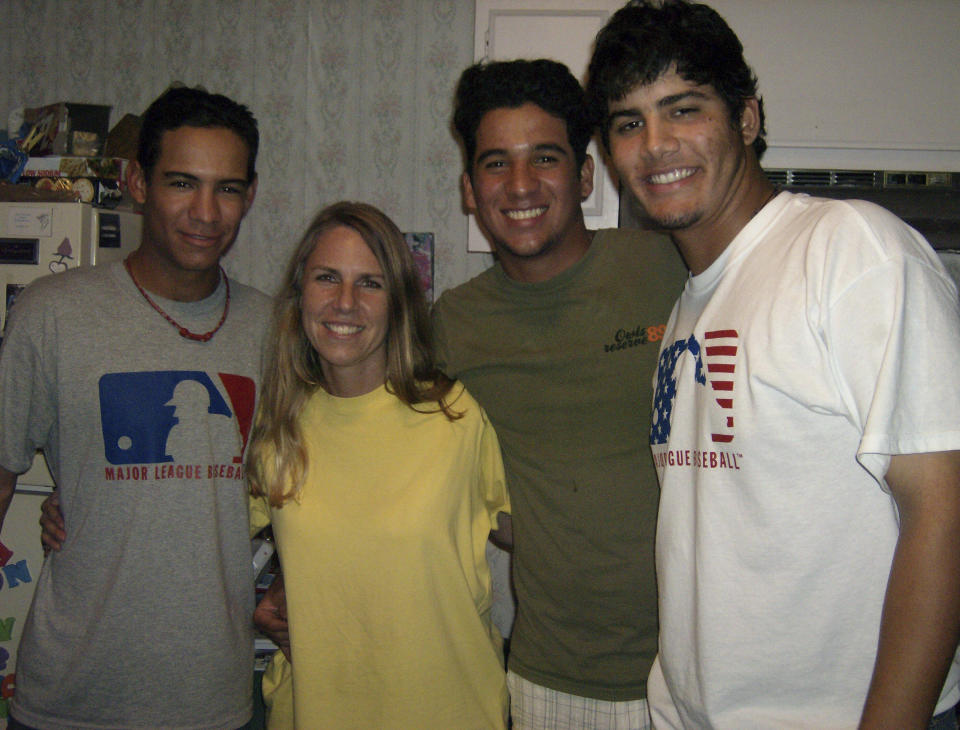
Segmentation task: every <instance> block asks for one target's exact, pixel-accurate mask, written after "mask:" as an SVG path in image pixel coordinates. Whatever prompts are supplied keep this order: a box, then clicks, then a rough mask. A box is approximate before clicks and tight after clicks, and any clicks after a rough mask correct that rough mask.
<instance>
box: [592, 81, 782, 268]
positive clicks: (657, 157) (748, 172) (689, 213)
mask: <svg viewBox="0 0 960 730" xmlns="http://www.w3.org/2000/svg"><path fill="white" fill-rule="evenodd" d="M757 127H758V114H757V102H756V99H747V100H745V108H744V110H743V114H742V117H741V120H740V128H739V129H734V128H733V127H732V126H731V117H730V112H729V110H728V109H727V106H726V104H725V103H724V102H723V100H722V99H721V98H720V97H719V96H718V95H717V93H716V91H714V89H713V88H712V87H711V86H701V85H698V84H695V83H692V82H690V81H687V80H685V79H683V78H682V77H681V76H680V75H678V74H677V73H676V71H675V70H674V69H670V70H668V71H667V72H666V73H664V74H663V75H662V76H660V77H659V78H658V79H657V80H656V81H654V82H653V83H650V84H647V85H644V86H637V87H635V88H634V89H633V90H632V91H631V92H630V93H629V94H627V95H626V96H625V97H624V98H623V99H620V100H618V101H612V102H610V104H609V122H608V126H607V131H608V133H609V139H610V153H611V157H612V159H613V164H614V167H615V168H616V170H617V173H618V174H619V175H620V179H621V180H622V181H623V182H624V183H625V184H626V185H628V186H629V188H630V190H631V192H632V193H633V195H634V196H635V198H636V199H637V202H638V203H639V204H640V208H641V209H642V211H643V212H644V213H645V217H646V218H647V219H648V221H649V223H650V225H651V227H653V228H658V229H661V230H667V231H670V232H671V234H672V235H673V237H674V239H675V240H677V242H678V243H679V244H680V246H681V250H683V251H684V258H685V259H687V264H688V266H690V268H691V270H693V271H694V273H699V272H698V271H697V268H699V266H700V264H702V263H704V262H707V261H713V260H714V259H715V258H716V257H717V256H719V254H720V253H721V252H722V251H723V249H724V248H725V247H726V245H727V244H728V243H729V242H730V241H731V240H732V239H733V237H734V236H735V235H736V233H737V232H738V231H739V230H740V228H742V227H743V225H745V223H746V221H748V220H749V219H750V217H751V216H752V215H753V214H754V213H755V212H756V202H755V201H756V198H757V196H758V195H760V196H761V197H762V195H764V194H765V190H768V189H769V187H768V185H767V184H766V183H765V182H764V181H763V178H762V172H761V171H760V167H759V164H758V163H757V162H756V159H755V157H754V156H753V153H752V152H750V151H749V150H748V147H749V145H750V144H751V143H752V142H753V140H754V139H755V138H756V134H757ZM685 242H686V243H687V246H688V247H694V246H695V247H696V248H697V252H698V254H701V255H697V256H694V257H693V258H694V259H695V260H694V261H691V260H690V257H688V255H687V251H686V250H685V249H684V244H685ZM704 268H705V267H704Z"/></svg>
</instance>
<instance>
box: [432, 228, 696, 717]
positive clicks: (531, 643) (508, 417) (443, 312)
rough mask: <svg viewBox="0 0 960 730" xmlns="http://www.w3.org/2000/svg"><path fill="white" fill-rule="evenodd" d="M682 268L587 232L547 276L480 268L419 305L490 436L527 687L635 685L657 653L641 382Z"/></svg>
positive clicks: (633, 243)
mask: <svg viewBox="0 0 960 730" xmlns="http://www.w3.org/2000/svg"><path fill="white" fill-rule="evenodd" d="M685 278H686V269H685V267H684V265H683V262H682V260H681V258H680V256H679V254H678V253H677V251H676V249H675V248H674V246H673V244H672V243H671V242H670V240H669V239H668V238H666V237H664V236H660V235H656V234H652V233H647V232H642V231H632V230H602V231H598V232H597V234H596V236H595V238H594V241H593V243H592V245H591V246H590V248H589V250H588V251H587V253H586V255H585V256H584V258H583V259H581V260H580V261H579V262H577V263H576V264H575V265H574V266H572V267H571V268H570V269H567V270H566V271H564V272H563V273H561V274H560V275H558V276H556V277H554V278H553V279H550V280H549V281H546V282H540V283H535V284H527V283H519V282H516V281H513V280H512V279H509V278H508V277H507V276H506V275H505V274H504V272H503V270H502V268H501V267H500V266H499V265H495V266H493V267H492V268H490V269H488V270H487V271H485V272H484V273H482V274H480V275H479V276H477V277H476V278H474V279H472V280H471V281H469V282H467V283H465V284H463V285H461V286H459V287H457V288H455V289H453V290H450V291H447V292H445V293H444V294H443V295H442V296H441V297H440V299H439V300H438V302H437V304H436V305H435V307H434V323H435V327H436V338H437V347H438V352H439V354H440V360H441V364H442V367H443V368H444V370H445V371H446V372H447V374H448V375H450V376H451V377H455V378H459V379H460V380H462V381H463V382H464V383H465V384H466V386H467V388H468V389H469V390H470V392H471V393H472V394H473V395H474V397H475V398H476V399H477V400H478V401H479V402H480V404H481V405H482V406H483V408H484V409H485V410H486V411H487V413H488V414H489V416H490V419H491V421H492V422H493V425H494V427H495V428H496V431H497V435H498V436H499V439H500V443H501V447H502V449H503V457H504V466H505V468H506V475H507V484H508V487H509V489H510V495H511V502H512V507H513V533H514V553H513V578H514V590H515V593H516V597H517V603H518V609H517V618H516V623H515V624H514V628H513V634H512V637H511V647H510V668H511V669H512V670H513V671H515V672H516V673H517V674H519V675H520V676H522V677H524V678H526V679H528V680H530V681H532V682H535V683H536V684H540V685H543V686H546V687H549V688H552V689H556V690H559V691H562V692H567V693H571V694H576V695H580V696H584V697H593V698H597V699H605V700H629V699H638V698H642V697H644V696H645V694H646V678H647V674H648V672H649V670H650V665H651V663H652V661H653V658H654V656H655V654H656V650H657V596H656V582H655V573H654V563H653V545H654V533H655V523H656V513H657V499H658V488H657V483H656V473H655V471H654V468H653V463H652V461H651V458H650V449H649V429H650V408H651V403H652V385H651V384H652V380H653V374H654V371H655V369H656V361H657V355H658V351H659V347H660V337H661V335H662V333H663V330H664V327H665V325H666V322H667V319H668V317H669V315H670V311H671V308H672V306H673V302H674V301H675V299H676V298H677V296H679V294H680V290H681V288H682V286H683V282H684V280H685Z"/></svg>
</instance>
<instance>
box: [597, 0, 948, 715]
mask: <svg viewBox="0 0 960 730" xmlns="http://www.w3.org/2000/svg"><path fill="white" fill-rule="evenodd" d="M589 76H590V80H589V83H588V94H589V95H590V98H591V100H592V103H593V104H594V105H595V109H596V110H597V112H598V113H599V114H600V115H602V117H603V123H602V127H601V128H602V134H603V139H604V142H605V144H606V145H607V147H608V150H609V152H610V153H611V156H612V159H613V162H614V166H615V167H616V169H617V172H618V173H619V176H620V179H621V180H622V181H623V182H624V183H625V184H626V185H627V186H628V187H629V189H630V190H631V192H632V193H633V195H634V196H635V198H636V199H637V201H638V202H639V208H640V210H641V211H642V213H643V214H644V217H645V218H646V219H647V220H648V222H649V224H650V225H651V227H654V228H657V229H661V230H665V231H668V232H669V233H670V235H671V237H672V238H673V240H674V242H675V243H676V244H677V246H678V248H679V249H680V252H681V253H682V255H683V257H684V259H685V261H686V263H687V265H688V267H689V269H690V271H691V275H692V276H691V278H690V280H689V282H688V284H687V286H686V288H685V290H684V292H683V294H682V296H681V298H680V299H679V301H678V302H677V304H676V306H675V307H674V311H673V314H672V315H671V319H670V322H669V323H668V325H667V331H666V334H665V336H664V339H663V344H662V347H661V355H660V361H659V365H658V371H657V375H656V394H655V397H654V415H653V422H652V427H651V436H650V442H651V447H652V449H653V455H654V461H655V463H656V466H657V471H658V476H659V478H660V483H661V503H660V512H659V522H658V533H657V576H658V586H659V590H660V618H661V626H660V652H659V656H658V658H657V661H656V662H655V663H654V666H653V669H652V670H651V676H650V680H649V683H648V699H649V702H650V705H651V711H652V714H653V721H654V725H655V726H656V727H717V728H743V727H811V728H823V727H856V726H857V725H858V724H860V726H861V727H889V728H893V727H896V728H907V727H915V728H923V727H927V726H928V723H929V722H930V721H931V716H934V715H936V717H934V719H933V722H934V723H949V722H951V721H953V718H954V716H953V714H952V713H953V710H951V709H950V708H951V707H953V705H955V704H956V702H957V700H958V698H960V689H958V674H960V664H957V662H956V661H955V655H956V649H957V642H958V636H960V426H958V424H960V389H957V387H956V384H955V383H954V382H952V379H951V378H948V377H946V375H945V374H946V373H947V372H950V371H951V370H952V369H953V368H954V367H955V365H956V362H957V361H958V359H960V311H958V309H960V307H958V304H957V292H956V288H955V286H954V284H953V283H952V282H951V281H950V280H949V277H948V276H947V275H946V273H945V272H944V271H943V268H942V266H941V265H940V263H939V261H938V260H937V258H936V256H935V255H934V254H933V252H932V250H931V249H930V247H929V246H928V245H927V244H926V242H925V241H924V240H923V239H922V237H920V235H919V234H917V233H916V232H915V231H913V230H912V229H910V228H908V227H907V226H906V225H905V224H903V223H902V222H901V221H899V220H898V219H896V218H895V217H894V216H892V215H890V214H889V213H887V212H886V211H884V210H882V209H880V208H878V207H876V206H873V205H870V204H868V203H863V202H860V201H844V202H840V201H826V200H819V199H815V198H810V197H807V196H803V195H793V194H790V193H786V192H783V193H779V194H778V193H777V191H776V190H775V189H774V188H773V187H772V185H771V184H770V183H769V182H768V181H767V179H766V178H765V176H764V174H763V171H762V170H761V168H760V164H759V157H760V155H761V154H762V152H763V149H764V147H765V143H764V140H763V135H764V117H763V107H762V102H761V100H760V99H759V97H758V96H757V93H756V78H755V77H754V76H753V74H752V72H751V70H750V68H749V67H748V66H747V65H746V63H745V61H744V59H743V51H742V46H741V44H740V42H739V40H738V39H737V37H736V36H735V35H734V33H733V32H732V31H731V30H730V28H729V27H728V26H727V25H726V23H725V22H724V21H723V19H722V18H721V17H720V16H719V15H718V14H717V13H716V12H715V11H713V10H712V9H711V8H709V7H707V6H705V5H695V4H690V3H687V2H678V1H673V0H671V1H668V2H664V3H662V4H661V3H656V4H654V3H651V2H643V1H640V2H633V3H630V4H629V5H628V6H626V7H625V8H623V9H622V10H620V11H619V12H618V13H617V14H615V15H614V16H613V18H612V19H611V20H610V22H609V23H608V24H607V26H606V27H605V28H604V29H603V30H602V31H601V32H600V34H599V36H598V38H597V43H596V47H595V52H594V56H593V59H592V62H591V66H590V73H589ZM931 726H932V727H937V726H938V725H936V724H934V725H931ZM939 726H944V725H939Z"/></svg>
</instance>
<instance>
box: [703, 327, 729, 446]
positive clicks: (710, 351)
mask: <svg viewBox="0 0 960 730" xmlns="http://www.w3.org/2000/svg"><path fill="white" fill-rule="evenodd" d="M737 338H738V334H737V331H736V330H714V331H712V332H705V333H704V335H703V339H704V343H705V344H704V348H703V349H704V358H703V359H704V360H705V361H706V364H707V375H708V376H709V378H710V389H711V390H712V391H713V393H714V395H715V397H716V401H717V405H718V406H720V409H721V410H720V414H721V419H720V421H719V423H716V422H715V428H716V430H715V431H714V432H713V433H712V434H711V437H712V439H713V442H714V443H718V444H728V443H730V442H731V441H733V373H734V370H735V369H736V366H737Z"/></svg>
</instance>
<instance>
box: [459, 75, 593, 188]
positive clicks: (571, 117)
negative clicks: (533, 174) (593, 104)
mask: <svg viewBox="0 0 960 730" xmlns="http://www.w3.org/2000/svg"><path fill="white" fill-rule="evenodd" d="M528 103H529V104H536V105H537V106H538V107H540V108H541V109H543V110H544V111H545V112H547V113H548V114H550V115H552V116H555V117H557V118H558V119H562V120H563V121H564V123H565V124H566V125H567V140H568V141H569V142H570V147H571V148H572V149H573V154H574V158H575V160H576V163H577V171H578V173H579V170H580V169H581V168H582V167H583V163H584V160H586V158H587V144H588V143H589V142H590V137H591V136H592V134H593V128H594V124H593V120H592V119H591V118H590V113H589V110H588V109H587V104H586V98H585V97H584V94H583V88H582V87H581V86H580V82H579V81H577V79H576V78H575V77H574V76H573V74H571V73H570V69H568V68H567V67H566V66H564V65H563V64H562V63H557V62H556V61H549V60H547V59H537V60H534V61H529V60H518V61H493V62H486V63H483V62H481V63H477V64H474V65H473V66H470V67H469V68H468V69H467V70H466V71H464V72H463V74H462V75H461V76H460V82H459V83H458V84H457V93H456V101H455V104H454V111H453V126H454V128H455V129H456V130H457V134H458V135H460V139H461V140H462V141H463V147H464V152H465V153H466V157H467V159H466V163H467V172H469V173H470V174H472V173H473V156H474V155H475V154H476V151H477V128H478V127H479V126H480V121H481V120H482V119H483V116H484V114H486V113H487V112H489V111H493V110H494V109H502V108H508V109H516V108H517V107H520V106H523V105H524V104H528Z"/></svg>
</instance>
